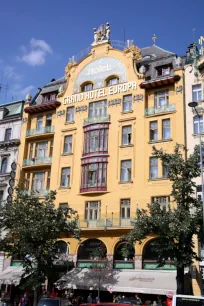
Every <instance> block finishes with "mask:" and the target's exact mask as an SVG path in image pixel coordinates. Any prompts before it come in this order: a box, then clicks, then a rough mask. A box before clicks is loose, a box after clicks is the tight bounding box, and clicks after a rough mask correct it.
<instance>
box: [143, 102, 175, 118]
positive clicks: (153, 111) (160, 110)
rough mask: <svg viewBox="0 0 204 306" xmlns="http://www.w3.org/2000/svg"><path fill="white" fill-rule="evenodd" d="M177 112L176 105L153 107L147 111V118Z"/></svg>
mask: <svg viewBox="0 0 204 306" xmlns="http://www.w3.org/2000/svg"><path fill="white" fill-rule="evenodd" d="M175 110H176V105H175V104H169V105H164V106H160V107H151V108H146V109H145V116H150V115H155V114H160V113H169V112H174V111H175Z"/></svg>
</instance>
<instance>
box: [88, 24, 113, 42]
mask: <svg viewBox="0 0 204 306" xmlns="http://www.w3.org/2000/svg"><path fill="white" fill-rule="evenodd" d="M93 31H94V42H93V44H92V45H97V44H100V43H102V42H106V41H109V40H110V24H109V23H108V22H107V23H106V24H101V25H100V26H99V28H98V30H97V29H96V28H94V29H93Z"/></svg>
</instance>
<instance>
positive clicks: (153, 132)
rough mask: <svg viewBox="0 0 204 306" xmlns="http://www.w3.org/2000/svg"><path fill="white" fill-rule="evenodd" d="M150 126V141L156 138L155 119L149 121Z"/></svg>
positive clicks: (156, 125) (156, 124)
mask: <svg viewBox="0 0 204 306" xmlns="http://www.w3.org/2000/svg"><path fill="white" fill-rule="evenodd" d="M149 128H150V141H156V140H158V123H157V121H151V122H150V124H149Z"/></svg>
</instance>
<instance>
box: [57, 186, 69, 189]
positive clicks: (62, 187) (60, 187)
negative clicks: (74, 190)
mask: <svg viewBox="0 0 204 306" xmlns="http://www.w3.org/2000/svg"><path fill="white" fill-rule="evenodd" d="M58 189H71V187H70V186H69V187H64V186H59V188H58Z"/></svg>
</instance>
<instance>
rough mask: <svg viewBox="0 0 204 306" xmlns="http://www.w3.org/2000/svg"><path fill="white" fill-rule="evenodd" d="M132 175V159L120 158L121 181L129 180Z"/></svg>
mask: <svg viewBox="0 0 204 306" xmlns="http://www.w3.org/2000/svg"><path fill="white" fill-rule="evenodd" d="M131 177H132V161H131V160H122V161H121V176H120V181H121V182H130V181H131Z"/></svg>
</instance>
